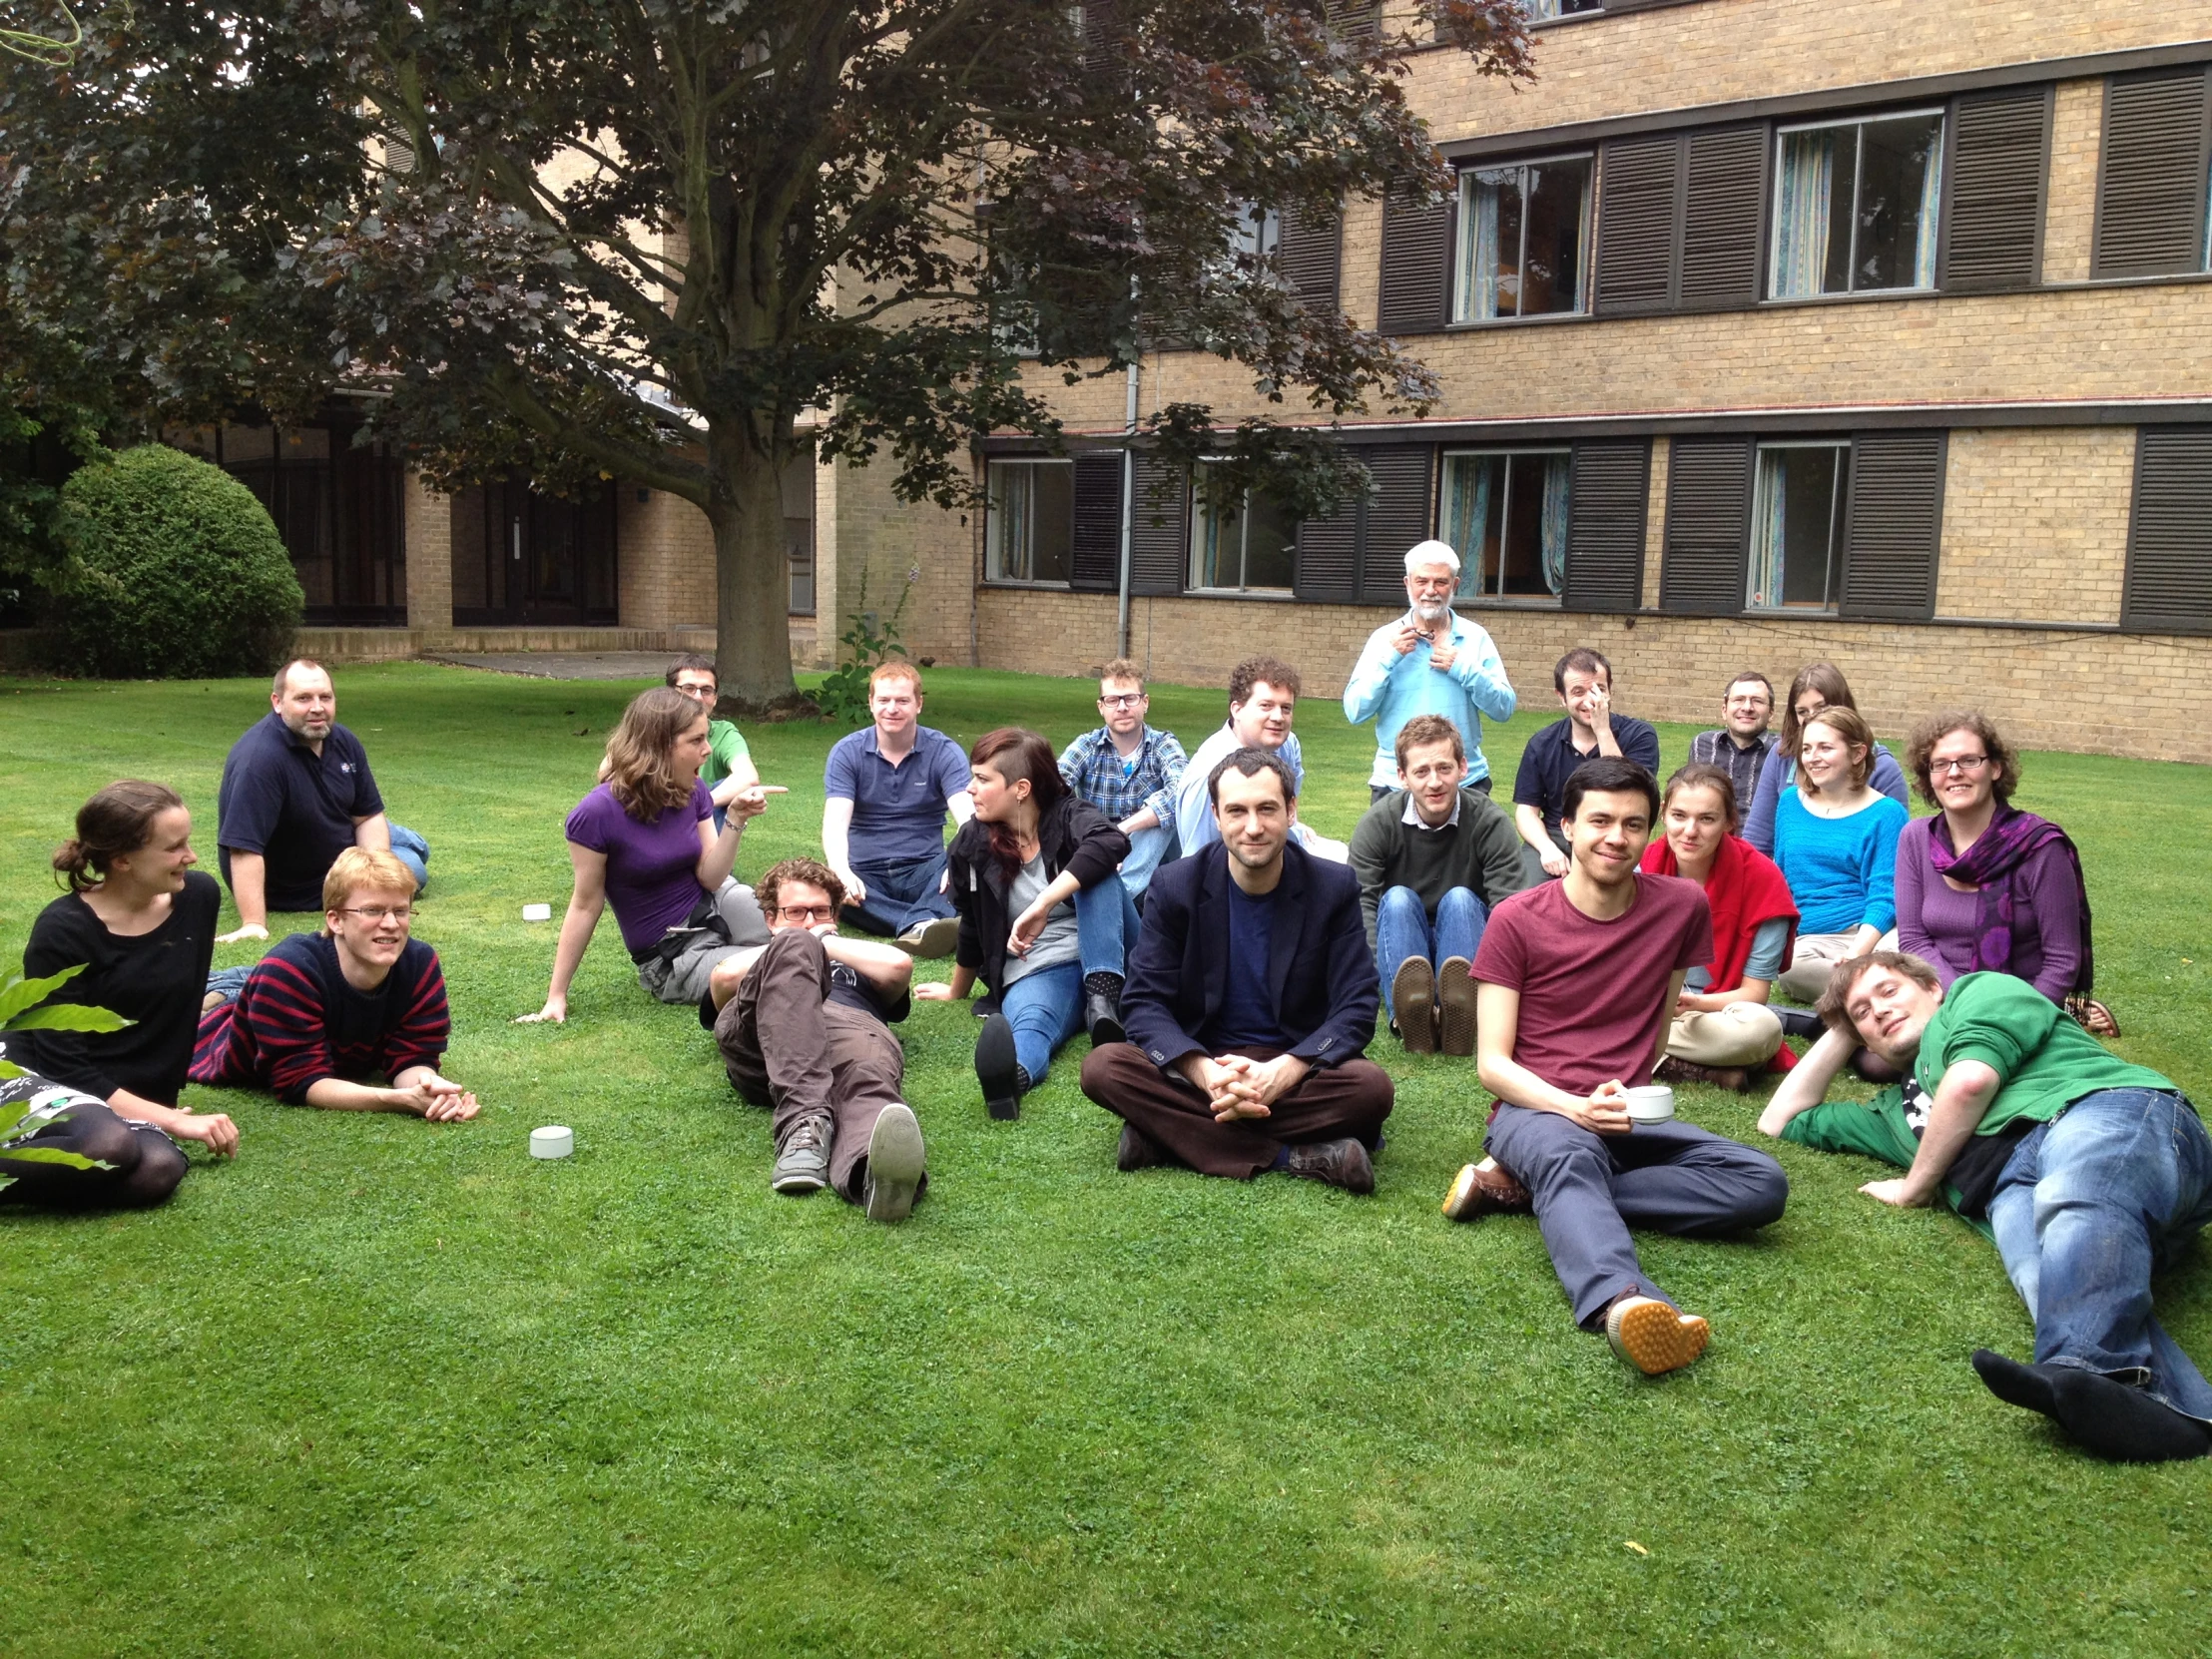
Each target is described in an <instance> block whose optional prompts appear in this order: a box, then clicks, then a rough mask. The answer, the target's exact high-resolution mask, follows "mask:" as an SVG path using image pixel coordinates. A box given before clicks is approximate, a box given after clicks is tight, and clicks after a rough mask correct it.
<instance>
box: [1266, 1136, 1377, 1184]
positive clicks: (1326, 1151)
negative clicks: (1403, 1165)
mask: <svg viewBox="0 0 2212 1659" xmlns="http://www.w3.org/2000/svg"><path fill="white" fill-rule="evenodd" d="M1283 1173H1284V1174H1286V1175H1297V1176H1302V1177H1304V1178H1305V1179H1306V1180H1308V1181H1322V1182H1326V1183H1328V1184H1329V1185H1330V1186H1332V1187H1342V1188H1343V1189H1344V1190H1345V1191H1346V1192H1348V1193H1362V1194H1365V1193H1372V1192H1374V1191H1375V1166H1374V1165H1373V1164H1371V1163H1369V1162H1368V1149H1367V1148H1366V1147H1364V1146H1362V1145H1361V1144H1360V1143H1359V1142H1358V1141H1356V1140H1354V1139H1353V1138H1352V1137H1351V1136H1349V1135H1347V1136H1346V1137H1345V1138H1344V1139H1343V1140H1341V1141H1315V1142H1314V1143H1313V1144H1311V1145H1309V1146H1294V1147H1292V1148H1291V1162H1290V1167H1289V1168H1288V1169H1286V1170H1285V1171H1284V1172H1283Z"/></svg>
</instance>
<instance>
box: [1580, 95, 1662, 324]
mask: <svg viewBox="0 0 2212 1659" xmlns="http://www.w3.org/2000/svg"><path fill="white" fill-rule="evenodd" d="M1681 194H1682V139H1681V137H1680V136H1679V135H1677V134H1668V135H1667V136H1665V137H1663V138H1639V139H1624V140H1622V141H1621V142H1620V143H1618V144H1608V145H1606V146H1605V147H1604V149H1603V150H1602V151H1601V152H1600V154H1599V161H1598V184H1597V306H1596V308H1597V312H1598V314H1599V315H1600V316H1632V315H1634V314H1636V313H1638V312H1643V311H1664V310H1669V309H1671V308H1672V307H1673V305H1674V302H1675V269H1676V266H1677V264H1678V263H1679V262H1678V261H1677V259H1676V249H1677V247H1678V246H1679V244H1678V241H1677V231H1678V229H1679V227H1680V225H1681Z"/></svg>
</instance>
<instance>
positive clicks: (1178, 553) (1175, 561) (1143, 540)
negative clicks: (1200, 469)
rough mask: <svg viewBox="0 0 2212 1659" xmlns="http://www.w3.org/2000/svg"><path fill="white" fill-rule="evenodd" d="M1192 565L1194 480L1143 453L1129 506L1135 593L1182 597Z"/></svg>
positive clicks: (1132, 588)
mask: <svg viewBox="0 0 2212 1659" xmlns="http://www.w3.org/2000/svg"><path fill="white" fill-rule="evenodd" d="M1190 562H1191V483H1190V479H1189V477H1188V476H1186V475H1185V473H1184V470H1183V469H1182V468H1181V467H1179V466H1171V465H1170V464H1169V463H1168V462H1166V461H1163V460H1162V459H1160V457H1159V456H1157V455H1155V454H1152V453H1151V452H1150V451H1148V450H1142V449H1140V450H1138V451H1137V467H1136V493H1135V494H1134V495H1133V496H1132V497H1131V499H1130V503H1129V591H1130V592H1131V593H1133V594H1146V595H1160V594H1175V593H1181V592H1182V591H1183V575H1184V572H1185V571H1186V570H1188V569H1189V568H1190Z"/></svg>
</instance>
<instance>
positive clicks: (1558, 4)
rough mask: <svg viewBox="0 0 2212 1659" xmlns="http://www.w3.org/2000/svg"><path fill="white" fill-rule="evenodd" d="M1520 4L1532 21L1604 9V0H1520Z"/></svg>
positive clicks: (1538, 21) (1536, 21)
mask: <svg viewBox="0 0 2212 1659" xmlns="http://www.w3.org/2000/svg"><path fill="white" fill-rule="evenodd" d="M1521 4H1522V6H1523V7H1524V8H1525V9H1526V10H1527V12H1528V18H1529V21H1530V22H1532V23H1541V22H1542V21H1543V20H1544V19H1545V18H1547V17H1573V16H1575V15H1576V14H1577V13H1580V12H1598V11H1603V10H1604V9H1605V0H1521Z"/></svg>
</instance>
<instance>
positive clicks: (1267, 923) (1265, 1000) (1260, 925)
mask: <svg viewBox="0 0 2212 1659" xmlns="http://www.w3.org/2000/svg"><path fill="white" fill-rule="evenodd" d="M1274 939H1275V894H1274V893H1272V892H1267V893H1262V894H1260V895H1259V896H1258V897H1254V896H1253V895H1252V894H1250V893H1248V892H1246V891H1245V890H1244V888H1242V887H1240V886H1238V885H1237V883H1236V882H1234V881H1232V882H1230V883H1229V974H1228V982H1227V983H1226V984H1224V985H1223V986H1222V992H1221V1011H1220V1012H1219V1013H1218V1014H1216V1015H1215V1016H1214V1029H1213V1032H1212V1034H1211V1035H1210V1036H1208V1037H1205V1038H1202V1039H1201V1040H1202V1041H1204V1042H1205V1043H1206V1045H1207V1047H1208V1049H1209V1050H1210V1051H1211V1052H1213V1053H1215V1054H1220V1053H1223V1052H1224V1051H1226V1050H1228V1049H1232V1048H1286V1047H1288V1046H1289V1039H1287V1038H1286V1037H1285V1036H1284V1034H1283V1027H1282V1025H1281V1024H1280V1023H1279V1022H1278V1021H1277V1020H1276V1017H1275V1006H1274V999H1273V998H1271V997H1270V996H1269V995H1268V950H1269V947H1270V946H1271V945H1272V944H1273V942H1274Z"/></svg>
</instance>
